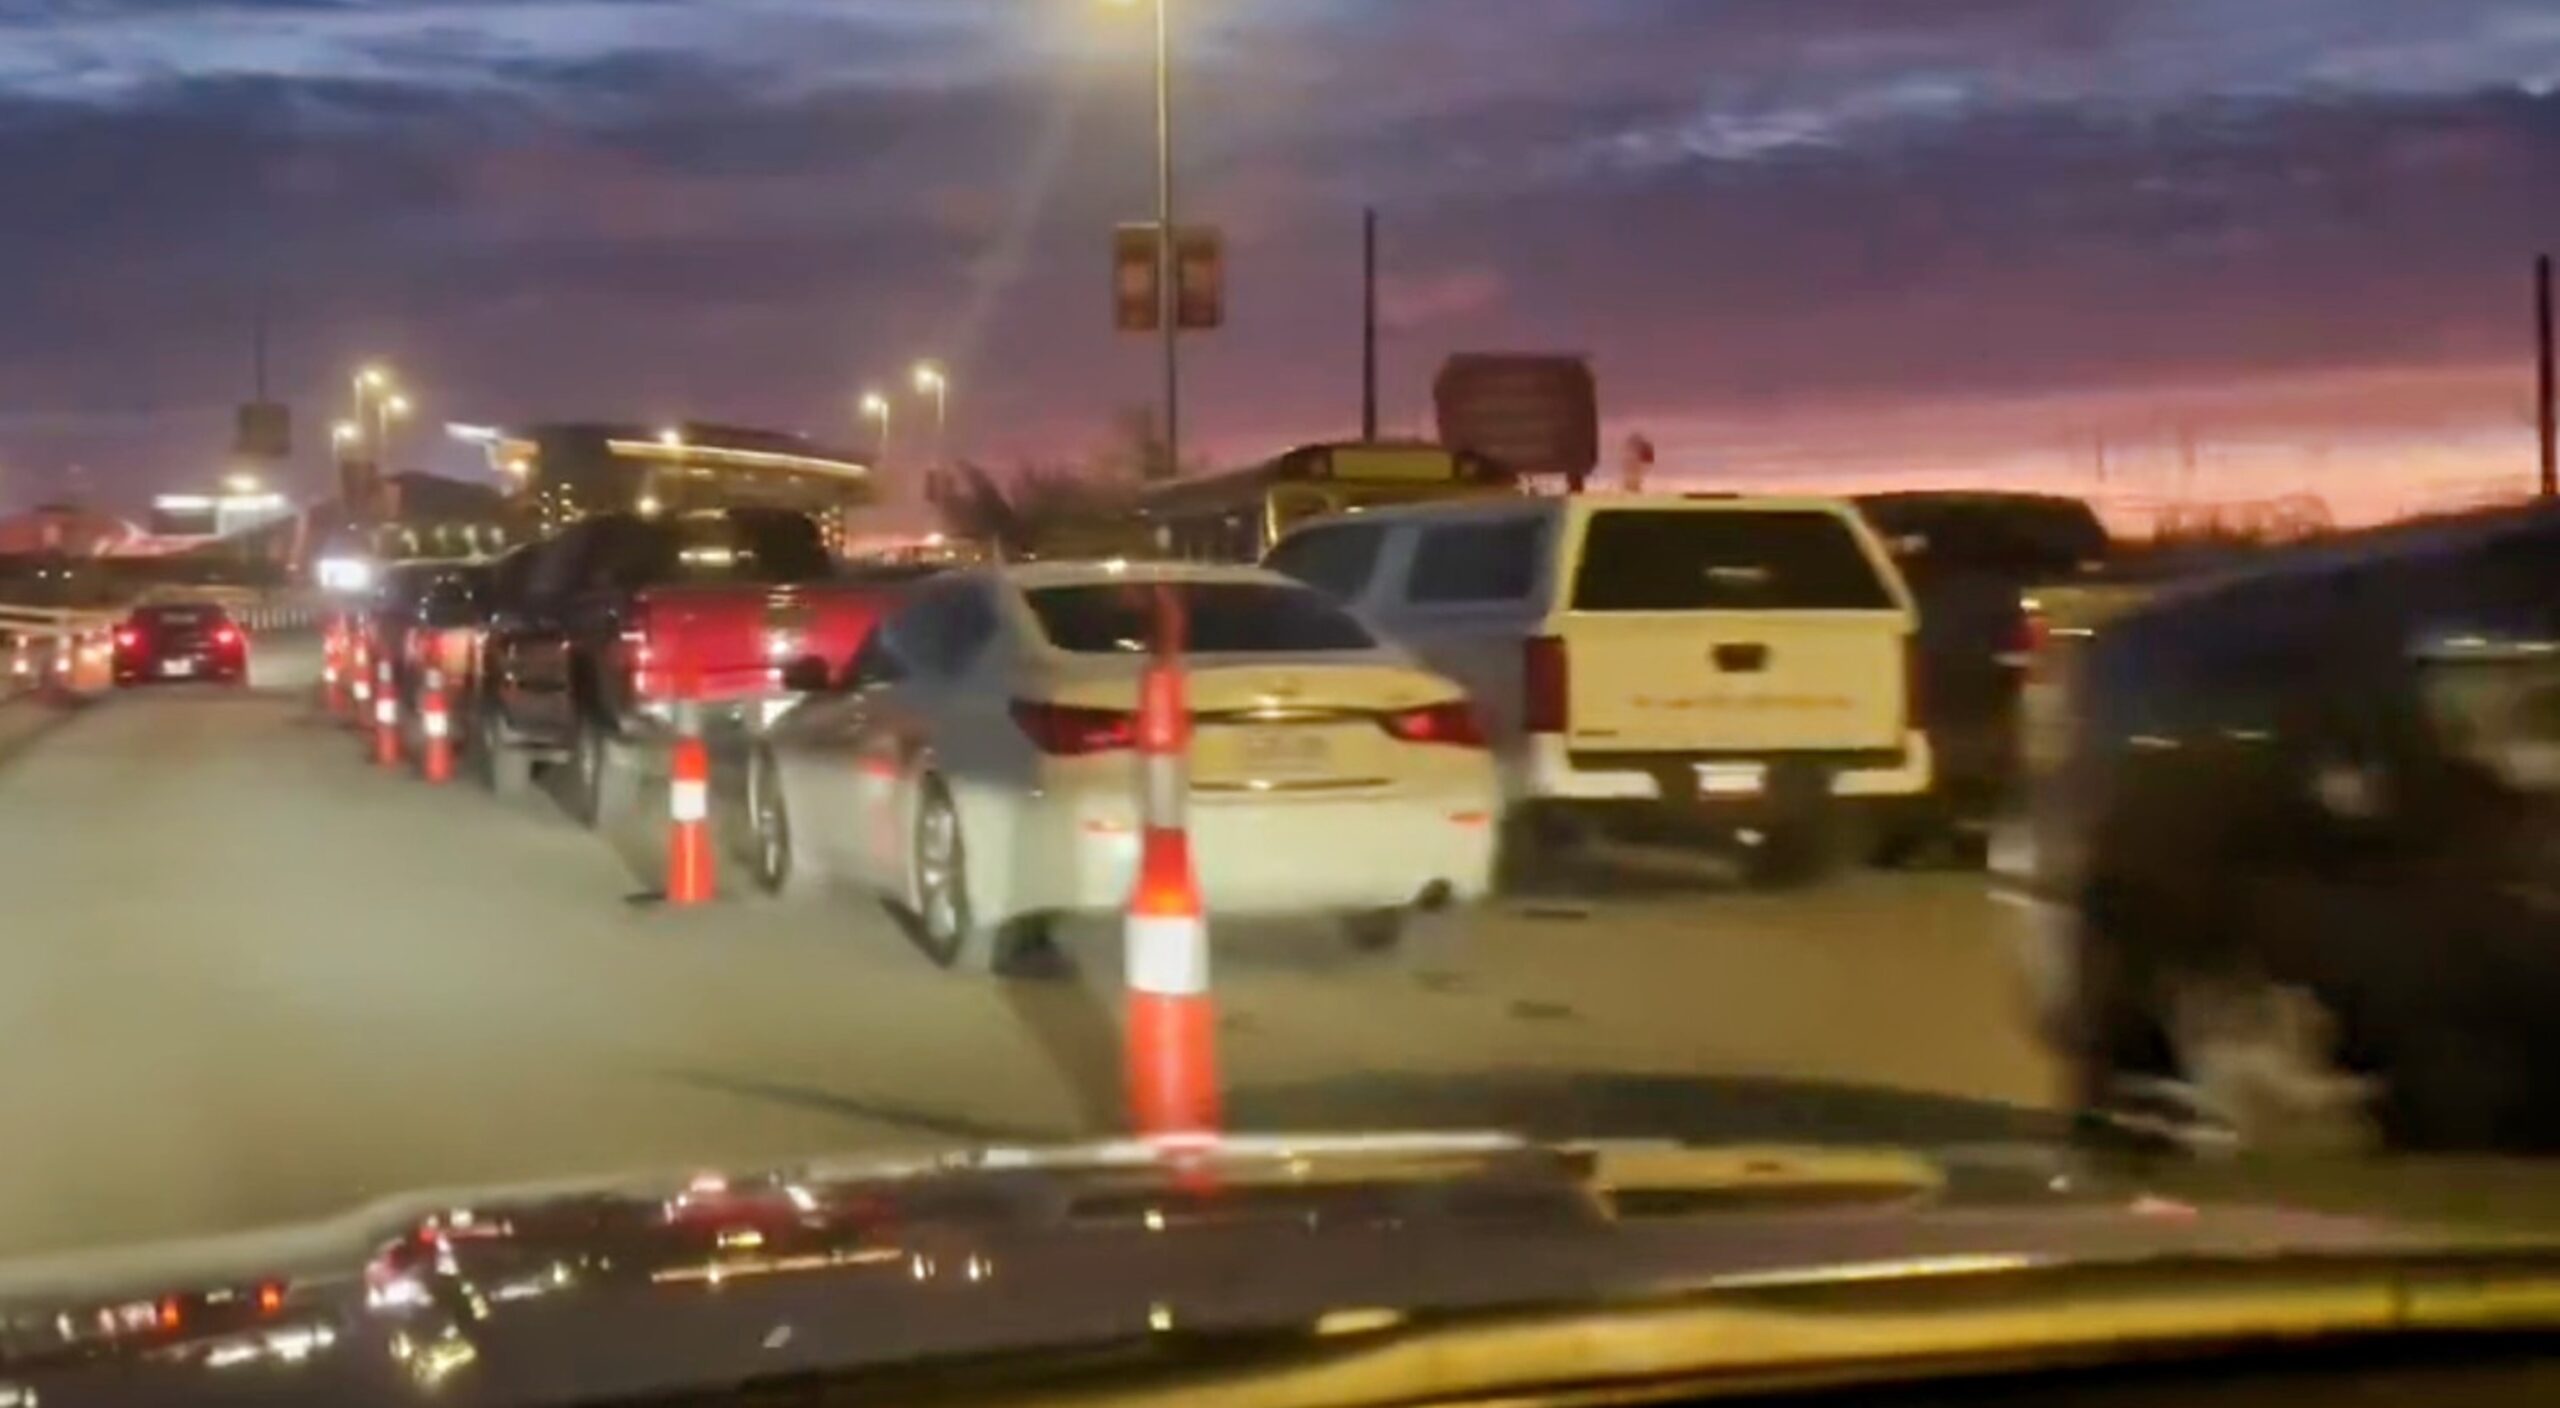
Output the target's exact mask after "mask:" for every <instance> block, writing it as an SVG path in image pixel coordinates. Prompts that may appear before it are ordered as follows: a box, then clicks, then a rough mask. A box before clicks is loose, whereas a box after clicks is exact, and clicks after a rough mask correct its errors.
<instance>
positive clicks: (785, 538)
mask: <svg viewBox="0 0 2560 1408" xmlns="http://www.w3.org/2000/svg"><path fill="white" fill-rule="evenodd" d="M668 526H669V527H670V528H671V529H672V530H673V531H671V532H667V533H663V534H654V535H652V538H651V542H650V545H649V551H650V553H651V555H652V560H651V561H650V562H649V563H648V564H647V566H646V567H645V568H643V569H642V580H644V581H653V582H786V583H787V582H818V581H824V580H826V579H827V578H829V577H831V576H833V575H834V574H835V560H834V559H833V558H831V557H829V556H828V555H827V543H826V539H825V538H824V537H822V536H820V534H819V532H818V525H817V524H816V523H814V522H812V521H810V520H809V519H808V518H806V517H804V516H802V515H800V514H796V513H788V512H780V511H772V510H764V509H733V510H731V511H729V512H727V513H720V514H706V515H704V516H701V517H698V518H684V519H678V520H676V521H675V522H674V523H672V524H670V525H668Z"/></svg>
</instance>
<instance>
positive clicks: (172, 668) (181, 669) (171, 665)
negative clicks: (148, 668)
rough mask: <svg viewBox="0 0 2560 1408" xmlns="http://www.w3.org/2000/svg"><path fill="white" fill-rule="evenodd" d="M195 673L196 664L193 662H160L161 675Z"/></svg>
mask: <svg viewBox="0 0 2560 1408" xmlns="http://www.w3.org/2000/svg"><path fill="white" fill-rule="evenodd" d="M195 672H196V662H194V661H193V660H163V661H161V662H160V673H162V674H164V675H171V676H176V675H192V674H194V673H195Z"/></svg>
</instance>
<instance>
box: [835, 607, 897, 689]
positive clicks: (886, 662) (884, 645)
mask: <svg viewBox="0 0 2560 1408" xmlns="http://www.w3.org/2000/svg"><path fill="white" fill-rule="evenodd" d="M905 615H906V613H904V612H900V613H898V614H896V615H893V616H891V617H889V618H888V619H887V620H884V621H882V622H881V623H880V624H879V625H877V626H874V627H872V628H871V634H869V635H867V636H864V637H863V638H862V645H861V646H860V648H858V649H856V650H855V651H854V652H853V662H852V663H851V664H849V665H847V666H846V667H845V672H844V687H845V688H846V689H849V690H854V689H871V688H874V687H877V686H880V685H887V684H896V683H897V682H898V681H900V680H903V679H905V678H906V677H907V665H906V661H905V660H904V659H903V658H902V657H901V656H900V654H899V650H898V641H897V635H898V632H897V627H898V624H899V622H900V621H901V620H903V619H904V618H905Z"/></svg>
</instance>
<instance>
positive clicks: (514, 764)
mask: <svg viewBox="0 0 2560 1408" xmlns="http://www.w3.org/2000/svg"><path fill="white" fill-rule="evenodd" d="M471 723H472V728H471V746H470V747H468V748H466V749H464V750H463V755H464V758H465V761H466V762H467V763H468V764H469V766H470V768H471V775H472V776H473V777H474V778H477V779H478V780H479V782H480V785H481V786H483V787H485V788H487V789H489V791H490V792H491V793H492V794H493V795H495V796H500V797H512V796H515V795H516V794H518V793H520V792H524V791H527V790H528V789H530V788H531V787H532V786H533V760H532V759H531V758H528V757H526V756H525V755H524V753H523V752H522V751H521V750H519V749H516V748H514V747H511V746H510V745H509V744H508V742H507V726H506V724H505V722H504V721H503V720H501V719H499V717H498V711H497V710H495V709H493V708H491V707H490V706H489V705H487V704H486V703H482V704H480V705H477V706H475V707H474V708H473V709H472V711H471Z"/></svg>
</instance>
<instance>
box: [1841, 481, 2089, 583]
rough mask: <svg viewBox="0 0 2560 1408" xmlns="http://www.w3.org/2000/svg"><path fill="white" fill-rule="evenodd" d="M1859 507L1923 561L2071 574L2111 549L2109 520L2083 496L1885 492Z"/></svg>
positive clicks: (1900, 549)
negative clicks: (2106, 522)
mask: <svg viewBox="0 0 2560 1408" xmlns="http://www.w3.org/2000/svg"><path fill="white" fill-rule="evenodd" d="M1859 507H1860V508H1861V509H1862V510H1863V511H1864V512H1865V513H1866V515H1867V521H1868V522H1870V523H1873V524H1874V525H1875V526H1876V531H1878V532H1880V533H1882V534H1884V535H1885V536H1886V537H1887V538H1889V539H1893V540H1895V545H1894V546H1895V553H1896V555H1897V556H1901V557H1904V558H1906V559H1907V561H1909V562H1911V563H1915V564H1919V565H1922V566H1931V565H1937V566H1946V567H1951V568H1976V569H1983V570H1989V571H1995V572H2024V573H2028V574H2031V575H2045V576H2064V575H2068V574H2070V573H2072V572H2074V571H2077V570H2078V569H2079V568H2081V567H2082V566H2083V565H2086V564H2092V563H2098V562H2103V561H2105V560H2106V558H2107V556H2108V553H2109V544H2108V540H2107V530H2106V526H2105V525H2104V524H2102V523H2100V522H2099V521H2098V515H2097V513H2096V511H2094V510H2092V509H2091V508H2090V507H2089V506H2088V505H2087V504H2085V503H2082V502H2080V501H2079V500H2077V499H2046V498H2028V497H2023V496H2022V497H2018V498H2000V497H1992V496H1984V497H1980V498H1960V497H1946V498H1940V497H1934V496H1930V495H1892V494H1886V495H1878V496H1876V497H1873V498H1868V499H1862V500H1860V501H1859Z"/></svg>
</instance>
